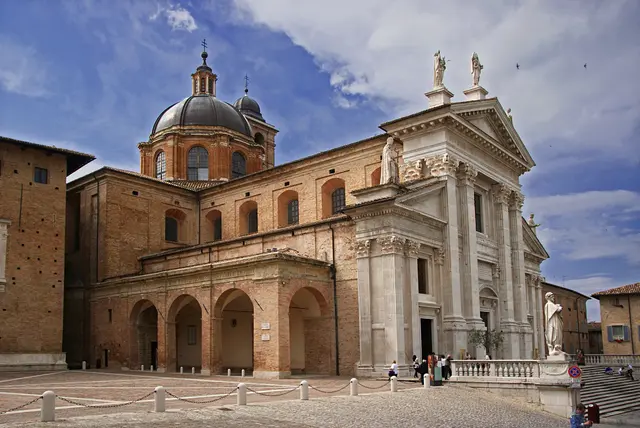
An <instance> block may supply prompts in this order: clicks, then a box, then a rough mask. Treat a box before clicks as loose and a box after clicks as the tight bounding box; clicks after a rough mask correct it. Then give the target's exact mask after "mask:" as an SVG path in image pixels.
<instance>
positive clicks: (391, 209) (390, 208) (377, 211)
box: [350, 202, 447, 229]
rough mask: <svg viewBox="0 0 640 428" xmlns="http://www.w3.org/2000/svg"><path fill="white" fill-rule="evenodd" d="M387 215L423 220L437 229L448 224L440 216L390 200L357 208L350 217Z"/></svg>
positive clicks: (356, 218) (361, 217)
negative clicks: (394, 203) (385, 202)
mask: <svg viewBox="0 0 640 428" xmlns="http://www.w3.org/2000/svg"><path fill="white" fill-rule="evenodd" d="M385 215H395V216H399V217H404V218H408V219H411V220H414V221H419V222H423V223H426V224H428V225H429V226H432V227H435V228H437V229H441V228H443V227H444V226H446V224H447V222H446V221H444V220H440V219H439V218H436V217H432V216H430V215H428V214H425V213H422V212H420V211H416V210H413V209H411V208H409V207H406V206H398V205H389V204H388V202H387V204H385V205H384V206H382V207H381V206H380V205H373V204H372V205H367V206H365V207H360V208H355V212H354V213H353V214H350V217H351V219H353V220H355V221H357V220H362V219H366V218H373V217H379V216H385Z"/></svg>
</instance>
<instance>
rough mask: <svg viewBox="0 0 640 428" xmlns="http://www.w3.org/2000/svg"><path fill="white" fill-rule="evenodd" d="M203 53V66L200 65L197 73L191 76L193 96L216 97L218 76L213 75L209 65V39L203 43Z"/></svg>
mask: <svg viewBox="0 0 640 428" xmlns="http://www.w3.org/2000/svg"><path fill="white" fill-rule="evenodd" d="M202 47H203V49H204V50H203V51H202V54H201V55H200V57H201V58H202V65H200V66H199V67H198V68H197V69H196V72H195V73H193V74H192V75H191V93H192V95H203V94H207V95H212V96H214V97H215V96H216V82H217V81H218V76H217V75H216V74H215V73H213V70H212V69H211V67H209V66H208V65H207V58H208V57H209V54H208V53H207V39H204V40H203V41H202Z"/></svg>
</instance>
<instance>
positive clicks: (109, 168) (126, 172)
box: [78, 166, 191, 190]
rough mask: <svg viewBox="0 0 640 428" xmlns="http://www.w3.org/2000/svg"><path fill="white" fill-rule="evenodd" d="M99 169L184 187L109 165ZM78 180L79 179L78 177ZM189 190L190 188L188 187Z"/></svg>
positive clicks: (182, 187)
mask: <svg viewBox="0 0 640 428" xmlns="http://www.w3.org/2000/svg"><path fill="white" fill-rule="evenodd" d="M101 169H102V170H105V171H115V172H119V173H121V174H126V175H130V176H132V177H138V178H144V179H145V180H150V181H155V182H156V183H162V184H168V185H169V186H173V187H179V188H181V189H184V188H185V187H184V186H180V185H179V184H174V183H173V182H171V181H165V180H159V179H157V178H154V177H149V176H148V175H144V174H140V173H139V172H135V171H129V170H127V169H120V168H114V167H111V166H105V167H102V168H101ZM98 171H100V170H98ZM98 171H96V172H98ZM81 178H82V177H81ZM78 180H80V178H79V179H78ZM189 190H191V189H189Z"/></svg>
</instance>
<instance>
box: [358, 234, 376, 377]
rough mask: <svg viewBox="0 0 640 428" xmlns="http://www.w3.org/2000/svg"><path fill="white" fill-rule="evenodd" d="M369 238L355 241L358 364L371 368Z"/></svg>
mask: <svg viewBox="0 0 640 428" xmlns="http://www.w3.org/2000/svg"><path fill="white" fill-rule="evenodd" d="M370 253H371V240H370V239H364V240H361V241H358V242H357V243H356V260H357V266H358V311H359V312H360V363H359V365H360V366H366V367H369V368H373V353H372V330H371V327H372V326H371V259H370V258H369V255H370Z"/></svg>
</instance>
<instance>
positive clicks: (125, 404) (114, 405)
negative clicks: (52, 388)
mask: <svg viewBox="0 0 640 428" xmlns="http://www.w3.org/2000/svg"><path fill="white" fill-rule="evenodd" d="M155 393H156V392H155V391H151V392H150V393H148V394H147V395H145V396H144V397H140V398H138V399H136V400H132V401H127V402H126V403H117V404H84V403H80V402H78V401H74V400H70V399H68V398H64V397H56V398H59V399H60V400H62V401H66V402H67V403H69V404H73V405H76V406H82V407H89V408H96V409H110V408H115V407H124V406H129V405H131V404H136V403H137V402H138V401H142V400H144V399H145V398H149V397H151V396H152V395H153V394H155Z"/></svg>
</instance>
